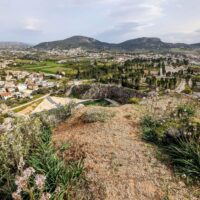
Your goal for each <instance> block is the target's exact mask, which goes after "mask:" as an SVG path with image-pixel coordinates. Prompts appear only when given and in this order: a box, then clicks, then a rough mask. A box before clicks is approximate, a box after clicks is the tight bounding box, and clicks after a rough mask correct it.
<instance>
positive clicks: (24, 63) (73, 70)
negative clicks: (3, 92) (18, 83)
mask: <svg viewBox="0 0 200 200" xmlns="http://www.w3.org/2000/svg"><path fill="white" fill-rule="evenodd" d="M16 63H17V65H16V66H15V68H16V69H17V70H25V71H29V72H43V73H47V74H58V73H61V72H64V73H65V75H66V76H67V77H69V78H70V77H71V78H74V77H75V76H76V74H77V73H78V69H79V70H82V71H83V70H85V69H87V68H88V66H89V65H90V62H89V61H87V60H83V61H78V62H73V61H69V62H67V63H64V64H59V63H57V61H52V60H48V61H32V60H20V59H18V60H16Z"/></svg>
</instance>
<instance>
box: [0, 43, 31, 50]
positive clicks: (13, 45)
mask: <svg viewBox="0 0 200 200" xmlns="http://www.w3.org/2000/svg"><path fill="white" fill-rule="evenodd" d="M29 47H31V45H29V44H26V43H22V42H0V49H3V50H6V49H8V50H17V49H19V50H20V49H26V48H29Z"/></svg>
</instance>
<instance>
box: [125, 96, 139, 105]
mask: <svg viewBox="0 0 200 200" xmlns="http://www.w3.org/2000/svg"><path fill="white" fill-rule="evenodd" d="M140 101H141V99H139V98H136V97H134V98H130V99H129V100H128V103H130V104H139V103H140Z"/></svg>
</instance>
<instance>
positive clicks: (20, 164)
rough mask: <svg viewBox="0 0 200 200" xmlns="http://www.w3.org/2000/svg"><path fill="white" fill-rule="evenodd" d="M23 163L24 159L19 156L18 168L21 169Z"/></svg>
mask: <svg viewBox="0 0 200 200" xmlns="http://www.w3.org/2000/svg"><path fill="white" fill-rule="evenodd" d="M24 165H25V162H24V159H23V157H20V160H19V164H18V170H22V169H23V167H24Z"/></svg>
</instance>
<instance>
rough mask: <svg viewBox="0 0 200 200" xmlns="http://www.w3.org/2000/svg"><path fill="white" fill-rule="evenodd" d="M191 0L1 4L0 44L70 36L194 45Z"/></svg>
mask: <svg viewBox="0 0 200 200" xmlns="http://www.w3.org/2000/svg"><path fill="white" fill-rule="evenodd" d="M199 10H200V4H198V1H197V0H190V1H183V0H140V1H139V0H96V1H92V0H34V1H29V2H28V3H27V1H25V0H15V1H14V0H1V2H0V24H1V29H0V41H4V42H8V41H16V42H25V43H30V44H37V43H40V42H45V41H54V40H62V39H66V38H68V37H71V36H74V35H82V36H87V37H92V38H95V39H97V40H100V41H103V42H109V43H120V42H123V41H125V40H129V39H134V38H139V37H158V38H160V39H161V40H162V41H164V42H172V43H179V42H181V43H187V44H192V43H198V42H200V21H199V18H200V12H199Z"/></svg>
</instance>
